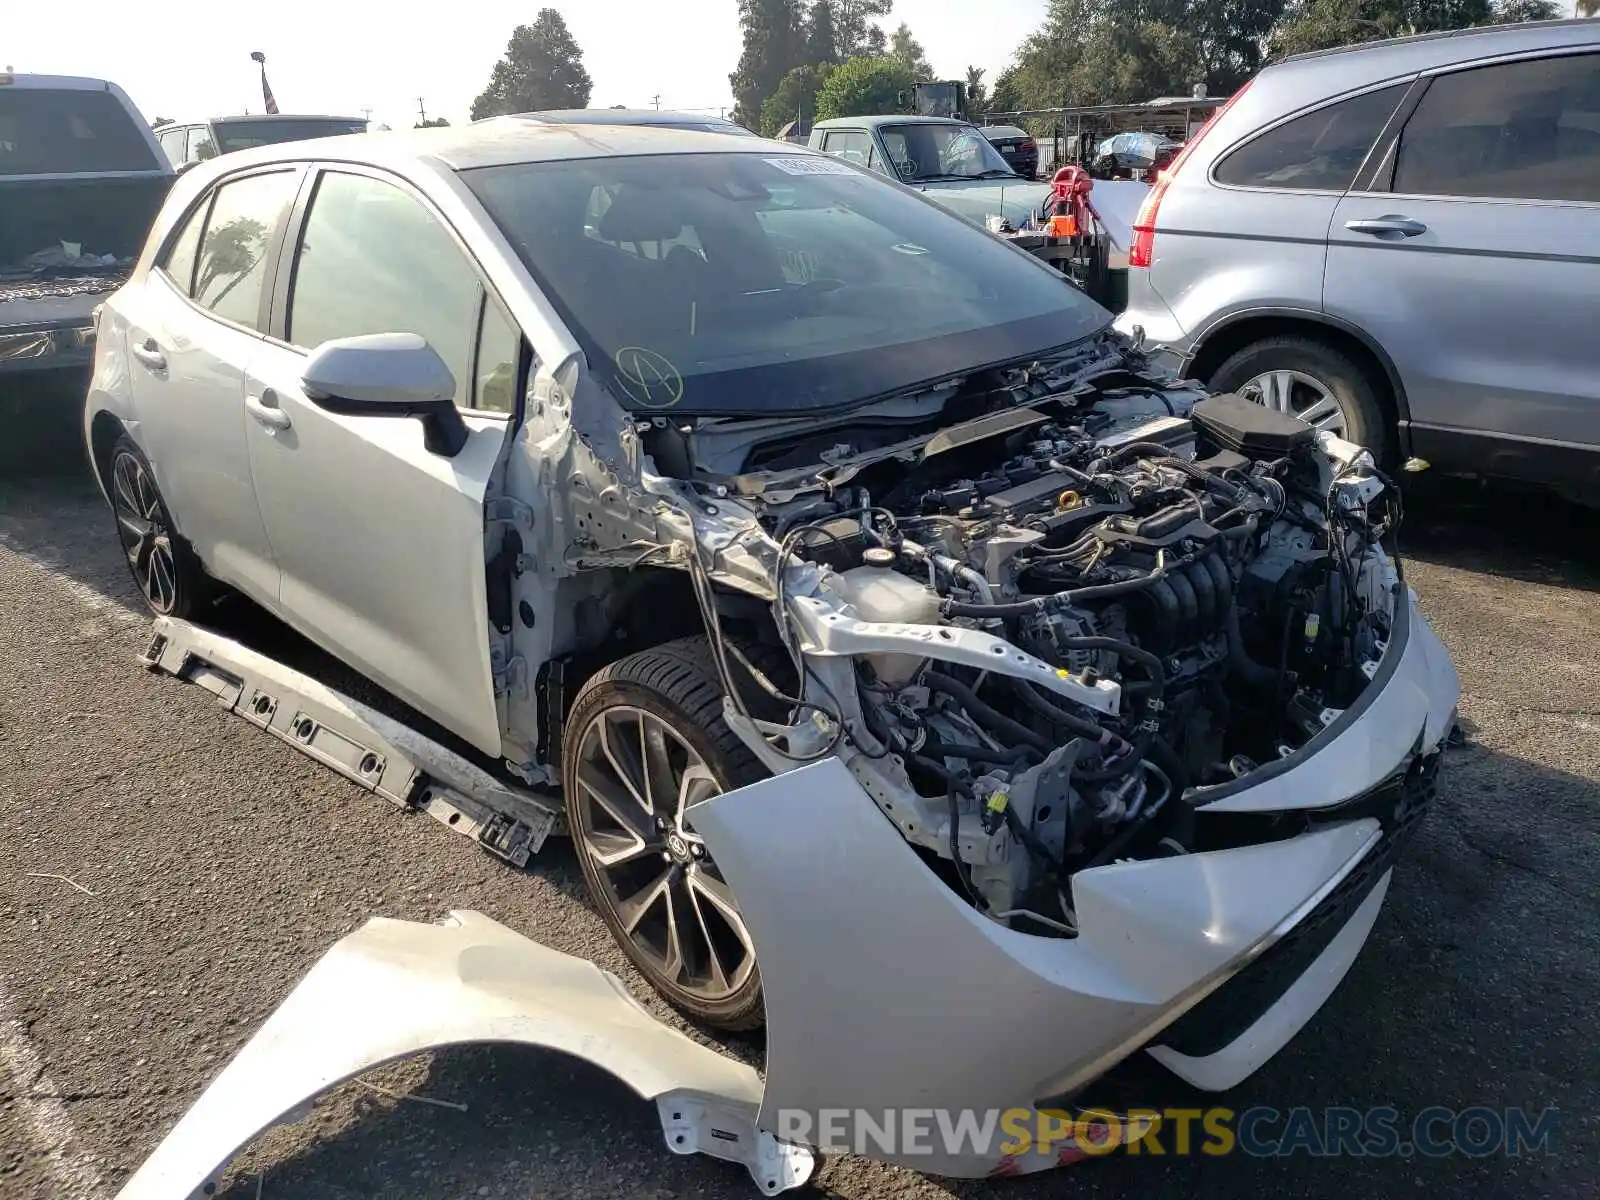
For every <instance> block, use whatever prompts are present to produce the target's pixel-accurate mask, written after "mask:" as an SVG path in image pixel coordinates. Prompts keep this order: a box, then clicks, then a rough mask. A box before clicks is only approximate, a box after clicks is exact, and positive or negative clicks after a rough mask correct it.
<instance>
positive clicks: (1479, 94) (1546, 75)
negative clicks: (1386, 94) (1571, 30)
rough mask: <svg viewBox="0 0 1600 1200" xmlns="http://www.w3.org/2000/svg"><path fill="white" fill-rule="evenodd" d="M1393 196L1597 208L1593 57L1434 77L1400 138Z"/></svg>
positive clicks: (1599, 92) (1598, 66)
mask: <svg viewBox="0 0 1600 1200" xmlns="http://www.w3.org/2000/svg"><path fill="white" fill-rule="evenodd" d="M1394 190H1395V191H1396V192H1403V193H1406V194H1409V195H1422V196H1462V197H1478V196H1482V197H1492V198H1505V199H1524V200H1576V201H1586V202H1589V203H1597V202H1600V55H1595V54H1581V55H1574V56H1572V57H1570V58H1553V59H1551V58H1545V59H1537V60H1534V61H1532V62H1518V63H1505V64H1502V65H1500V66H1494V67H1478V68H1475V69H1474V70H1471V71H1461V72H1459V73H1457V74H1453V75H1443V76H1441V77H1439V78H1438V79H1435V80H1434V81H1433V83H1432V84H1431V85H1429V87H1428V91H1427V94H1426V95H1424V96H1423V97H1422V102H1421V103H1420V104H1419V105H1417V111H1416V112H1415V113H1414V114H1412V117H1411V120H1409V121H1407V122H1406V128H1405V132H1404V133H1403V134H1401V137H1400V150H1399V154H1398V155H1397V157H1396V160H1395V172H1394Z"/></svg>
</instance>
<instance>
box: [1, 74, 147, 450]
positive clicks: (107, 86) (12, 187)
mask: <svg viewBox="0 0 1600 1200" xmlns="http://www.w3.org/2000/svg"><path fill="white" fill-rule="evenodd" d="M174 177H175V176H174V172H173V169H172V165H171V164H170V163H169V162H168V161H167V159H166V156H165V155H163V154H162V153H161V149H160V147H159V146H158V145H157V144H156V140H155V138H154V136H153V135H152V134H151V131H150V127H149V125H148V124H147V123H146V122H145V120H144V118H143V117H141V116H140V115H139V111H138V109H136V108H135V107H134V105H133V103H132V101H130V100H129V99H128V97H127V95H126V94H125V93H124V92H123V91H122V89H121V88H119V87H117V86H116V84H114V83H108V82H106V81H105V80H103V79H82V78H77V77H71V76H61V75H13V74H9V73H5V74H0V400H9V401H12V402H13V403H14V404H15V405H17V406H19V407H20V409H21V411H20V412H18V411H15V410H12V409H13V404H5V405H4V406H3V407H5V408H6V409H8V410H12V411H5V412H0V419H5V420H6V421H7V423H9V421H10V420H15V419H17V418H18V417H20V418H21V419H22V420H24V421H25V422H26V421H27V419H28V409H29V407H30V405H29V403H28V402H29V398H30V396H31V395H32V394H33V393H34V391H35V389H33V388H30V387H26V386H22V385H23V384H24V383H25V382H27V381H31V380H33V379H35V378H36V377H37V378H40V379H41V382H42V381H43V379H42V377H43V375H44V373H50V374H51V376H52V377H54V378H56V379H59V378H60V376H61V375H62V373H63V372H81V373H82V374H83V378H84V381H85V383H87V379H88V371H89V367H90V363H91V360H92V358H93V356H94V317H93V314H94V309H95V306H96V305H98V304H99V303H100V301H101V300H103V299H104V298H105V296H106V295H108V294H109V293H111V292H113V291H115V290H116V289H117V288H118V287H120V286H121V285H122V282H123V280H124V279H126V278H127V274H128V272H129V271H130V270H131V269H132V267H133V263H134V259H135V258H136V257H137V256H138V254H139V251H140V249H141V248H142V247H143V245H144V239H145V235H146V233H148V232H149V229H150V223H151V221H152V220H153V219H154V218H155V214H156V212H157V211H158V210H159V209H160V207H161V202H162V201H163V200H164V199H165V198H166V194H167V190H168V189H169V188H170V187H171V185H172V181H173V179H174Z"/></svg>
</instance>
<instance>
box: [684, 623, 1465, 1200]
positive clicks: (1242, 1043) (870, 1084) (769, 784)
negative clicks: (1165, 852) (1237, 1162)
mask: <svg viewBox="0 0 1600 1200" xmlns="http://www.w3.org/2000/svg"><path fill="white" fill-rule="evenodd" d="M1397 601H1398V605H1397V607H1398V609H1399V612H1398V614H1397V618H1398V619H1397V620H1396V622H1395V630H1394V634H1393V637H1392V640H1391V643H1390V645H1389V647H1388V650H1387V651H1386V653H1385V655H1384V659H1383V661H1382V662H1381V663H1380V665H1379V668H1378V671H1377V673H1376V674H1375V676H1374V680H1373V686H1372V687H1371V688H1370V689H1369V690H1368V693H1367V696H1366V698H1365V699H1364V702H1363V704H1362V706H1361V707H1360V708H1359V709H1351V710H1349V711H1348V712H1347V713H1345V714H1344V715H1343V716H1341V717H1339V718H1337V719H1336V720H1335V721H1334V722H1333V723H1332V724H1330V726H1329V728H1328V729H1327V730H1325V731H1324V734H1323V735H1322V736H1321V737H1319V738H1318V739H1317V740H1316V741H1315V742H1314V743H1313V744H1312V745H1311V746H1309V747H1307V749H1306V751H1303V752H1302V753H1301V754H1299V755H1296V756H1295V757H1293V758H1290V759H1286V760H1284V761H1283V763H1282V764H1281V765H1280V766H1279V769H1277V770H1276V771H1275V772H1274V774H1273V777H1272V780H1271V783H1272V794H1273V795H1274V796H1279V797H1281V798H1282V803H1281V804H1280V805H1279V807H1280V808H1285V809H1291V810H1299V811H1305V809H1306V805H1305V803H1304V802H1305V801H1307V800H1309V801H1313V802H1314V803H1315V805H1316V806H1317V808H1318V809H1320V810H1321V811H1315V812H1309V813H1307V815H1308V817H1309V818H1310V821H1309V822H1308V828H1307V830H1306V832H1303V833H1301V834H1300V835H1298V836H1295V837H1292V838H1288V839H1285V840H1281V841H1274V842H1267V843H1262V844H1257V845H1248V846H1242V847H1238V848H1235V849H1228V850H1221V851H1215V852H1210V853H1202V854H1189V855H1182V856H1178V857H1173V858H1164V859H1156V860H1149V861H1143V862H1128V863H1117V864H1112V865H1109V866H1104V867H1099V868H1096V869H1093V870H1089V871H1083V872H1080V873H1079V874H1078V875H1076V876H1075V877H1074V879H1073V889H1072V890H1073V897H1072V898H1073V902H1074V907H1075V909H1076V911H1077V916H1078V924H1079V936H1078V937H1077V938H1075V939H1072V940H1061V939H1050V938H1040V937H1034V936H1030V935H1027V934H1022V933H1018V932H1015V931H1012V930H1009V929H1006V928H1003V927H1002V926H1000V925H998V924H996V923H995V922H993V921H990V920H988V919H986V918H984V917H982V916H981V915H979V914H978V913H976V912H975V911H974V910H973V909H972V908H971V907H970V906H969V905H968V904H966V903H965V902H964V901H963V900H962V899H961V898H959V897H958V896H957V895H956V894H955V893H954V892H953V891H952V890H951V889H950V888H949V887H947V886H946V885H945V884H944V883H943V882H942V881H941V880H939V879H938V878H937V877H936V876H935V875H934V874H933V873H932V872H931V871H929V870H928V869H927V867H926V865H925V864H924V863H923V861H922V860H921V859H920V858H919V857H918V856H917V854H916V853H915V852H914V851H913V850H912V849H911V847H910V846H908V845H907V844H906V842H905V839H904V838H903V837H902V836H901V835H900V833H899V832H898V831H897V830H896V829H895V828H894V827H893V826H892V825H891V823H890V822H889V821H888V820H885V819H884V815H883V814H882V813H881V812H880V811H879V810H878V808H877V806H876V804H874V803H873V801H872V799H871V797H870V796H868V795H867V793H866V792H865V791H864V790H863V789H862V788H861V786H860V785H859V784H858V783H857V782H856V780H855V778H854V777H853V776H852V775H851V774H850V772H849V771H848V769H847V768H845V766H844V765H843V764H842V763H840V762H838V761H837V760H827V761H824V762H820V763H817V764H814V765H811V766H807V767H804V768H801V769H799V770H796V771H792V772H789V773H787V774H784V775H780V776H778V777H777V778H774V779H771V780H767V781H765V782H763V783H760V784H756V785H754V786H751V787H748V788H744V789H741V790H740V791H737V792H731V793H729V794H727V795H724V796H719V797H715V798H713V799H711V800H708V801H706V802H705V803H704V804H702V805H700V806H698V807H697V808H696V809H695V810H694V815H693V821H694V824H695V828H696V829H697V830H699V831H700V832H701V833H702V835H703V836H704V837H705V838H706V841H707V843H708V847H709V849H710V850H711V853H712V855H713V856H714V857H715V859H716V861H717V863H718V865H719V866H720V867H721V869H722V871H723V873H724V874H725V875H726V877H727V879H728V882H729V884H730V885H731V886H732V888H733V890H734V893H735V895H737V896H738V897H739V902H740V907H741V910H742V912H743V913H744V917H745V920H746V923H747V925H748V927H749V929H750V931H751V934H752V937H753V939H754V941H755V945H756V948H757V954H758V957H759V959H760V962H761V964H762V965H761V970H762V980H763V985H764V987H765V994H766V1005H767V1023H768V1024H767V1028H768V1033H767V1077H766V1087H765V1091H764V1093H763V1097H762V1105H761V1116H760V1122H761V1125H762V1127H763V1128H765V1129H771V1130H774V1131H778V1132H779V1133H780V1134H782V1133H783V1132H785V1131H788V1130H794V1129H797V1128H810V1129H822V1128H826V1124H825V1122H826V1120H827V1114H828V1113H829V1112H837V1111H840V1110H843V1111H846V1112H860V1111H865V1112H868V1113H873V1114H882V1113H884V1112H886V1111H888V1112H896V1111H904V1110H905V1109H906V1108H908V1107H912V1108H919V1109H933V1110H935V1111H938V1110H948V1111H949V1112H951V1113H952V1114H954V1113H960V1112H965V1111H970V1110H977V1112H978V1113H979V1114H980V1115H981V1114H983V1113H985V1112H991V1111H996V1110H998V1111H1000V1112H1008V1111H1014V1110H1017V1109H1030V1108H1032V1107H1033V1106H1034V1105H1035V1104H1037V1103H1039V1102H1040V1101H1042V1100H1045V1099H1047V1098H1055V1097H1060V1096H1063V1095H1067V1094H1070V1093H1072V1092H1073V1091H1075V1090H1076V1089H1078V1088H1080V1087H1082V1086H1083V1085H1084V1084H1086V1083H1088V1082H1089V1081H1091V1080H1093V1079H1094V1078H1095V1077H1097V1076H1098V1075H1100V1074H1101V1073H1103V1072H1104V1071H1106V1070H1107V1069H1108V1068H1110V1067H1111V1066H1113V1065H1114V1064H1115V1063H1117V1062H1118V1061H1120V1060H1121V1059H1123V1058H1125V1057H1127V1056H1128V1055H1130V1054H1132V1053H1134V1052H1136V1051H1137V1050H1139V1049H1140V1048H1142V1047H1145V1046H1160V1047H1161V1049H1160V1050H1158V1051H1157V1052H1156V1055H1155V1056H1156V1057H1157V1058H1158V1059H1159V1060H1160V1061H1162V1062H1164V1063H1165V1064H1166V1065H1168V1066H1169V1067H1170V1068H1172V1069H1173V1070H1175V1071H1177V1072H1178V1073H1179V1074H1181V1075H1184V1076H1185V1077H1187V1078H1189V1079H1190V1080H1191V1081H1192V1082H1195V1083H1197V1084H1199V1085H1200V1086H1208V1087H1215V1088H1226V1087H1231V1086H1233V1085H1234V1084H1236V1083H1237V1082H1239V1081H1240V1080H1241V1079H1243V1078H1244V1077H1245V1076H1247V1075H1248V1074H1250V1073H1251V1072H1252V1071H1254V1070H1255V1069H1256V1068H1257V1067H1259V1066H1260V1065H1261V1064H1262V1063H1263V1062H1265V1061H1266V1060H1267V1059H1268V1058H1270V1057H1271V1055H1272V1054H1273V1053H1276V1051H1277V1050H1278V1049H1280V1048H1281V1047H1282V1046H1283V1045H1284V1044H1286V1043H1287V1042H1288V1041H1289V1039H1290V1038H1291V1037H1293V1035H1294V1034H1295V1033H1296V1032H1298V1031H1299V1029H1300V1028H1301V1027H1302V1026H1303V1025H1304V1024H1305V1022H1306V1021H1307V1020H1309V1018H1310V1017H1311V1015H1312V1014H1313V1013H1314V1012H1315V1011H1316V1010H1317V1009H1318V1008H1319V1007H1320V1006H1321V1004H1322V1003H1323V1002H1324V1001H1325V1000H1326V998H1327V997H1328V995H1330V994H1331V993H1332V991H1333V989H1334V988H1335V987H1336V986H1337V984H1338V982H1339V980H1340V979H1341V978H1342V977H1343V975H1344V973H1345V971H1346V970H1347V969H1348V967H1349V965H1350V963H1351V962H1353V961H1354V958H1355V955H1356V952H1357V951H1358V950H1359V949H1360V946H1361V944H1362V943H1363V942H1364V941H1365V940H1366V937H1367V935H1368V933H1369V932H1370V930H1371V928H1372V926H1373V923H1374V921H1375V920H1376V916H1377V912H1378V909H1379V907H1380V906H1381V904H1382V901H1383V897H1384V893H1385V891H1386V889H1387V885H1388V878H1389V870H1390V867H1391V865H1392V862H1393V857H1394V855H1395V854H1396V853H1397V852H1398V850H1399V849H1400V847H1401V845H1403V841H1404V835H1405V832H1406V830H1407V829H1408V828H1409V826H1410V825H1411V824H1413V823H1414V821H1415V819H1416V818H1417V816H1418V815H1420V811H1421V807H1422V806H1423V805H1424V804H1425V803H1426V799H1427V797H1428V795H1430V794H1431V786H1432V770H1433V768H1434V766H1436V764H1437V754H1438V750H1439V747H1440V745H1441V743H1442V742H1443V739H1444V737H1445V736H1446V734H1447V733H1448V731H1449V728H1450V724H1451V719H1452V715H1453V713H1454V711H1455V706H1456V701H1457V698H1458V693H1459V686H1458V683H1457V680H1456V676H1455V672H1454V669H1453V668H1452V667H1451V665H1450V663H1449V659H1448V657H1447V656H1446V655H1445V654H1444V651H1443V647H1442V646H1440V644H1439V643H1438V640H1437V639H1436V638H1435V637H1434V635H1433V633H1432V631H1431V630H1430V629H1429V628H1428V626H1427V624H1426V621H1425V620H1424V619H1423V617H1422V615H1421V614H1420V612H1418V611H1417V610H1416V608H1415V599H1414V597H1412V596H1410V595H1409V594H1408V593H1405V592H1404V591H1402V592H1401V593H1400V594H1399V595H1398V596H1397ZM1419 780H1420V781H1421V785H1420V787H1419V786H1418V781H1419ZM1408 781H1410V782H1409V783H1408ZM1256 790H1257V789H1254V788H1248V787H1247V788H1243V789H1241V790H1240V791H1239V792H1238V793H1237V795H1236V796H1235V797H1232V798H1229V797H1223V798H1222V799H1221V800H1219V801H1218V807H1219V810H1220V809H1222V808H1224V807H1226V808H1229V809H1234V810H1244V811H1253V812H1261V811H1266V806H1264V805H1261V804H1258V803H1256V798H1255V795H1254V793H1255V792H1256ZM1406 797H1409V799H1406ZM1224 801H1226V804H1224ZM1301 931H1304V932H1301ZM1312 931H1314V933H1313V932H1312ZM1278 946H1283V947H1290V948H1294V953H1293V954H1292V955H1291V954H1290V953H1289V950H1288V949H1285V950H1280V951H1279V952H1277V953H1273V948H1274V947H1278ZM1235 980H1238V981H1240V982H1239V983H1238V984H1230V981H1235ZM1225 987H1227V988H1229V992H1228V999H1227V1000H1226V1001H1225V1004H1227V1005H1234V1004H1235V1003H1237V1005H1238V1008H1239V1011H1240V1012H1242V1013H1246V1014H1248V1016H1249V1017H1250V1020H1249V1022H1248V1023H1247V1024H1245V1027H1244V1028H1227V1029H1222V1030H1220V1031H1219V1030H1218V1029H1217V1028H1216V1026H1215V1022H1214V1021H1213V1022H1212V1027H1211V1028H1210V1029H1206V1028H1205V1027H1204V1025H1203V1023H1202V1021H1201V1018H1200V1014H1201V1012H1202V1008H1201V1005H1202V1003H1203V1002H1204V1001H1205V1000H1206V998H1207V997H1208V996H1212V995H1213V994H1220V990H1221V989H1223V988H1225ZM1245 988H1247V989H1248V995H1247V994H1246V991H1242V990H1238V989H1245ZM1247 999H1248V1000H1249V1002H1250V1003H1249V1004H1248V1005H1247V1004H1246V1003H1245V1000H1247ZM1205 1011H1207V1012H1209V1011H1210V1006H1206V1009H1205ZM1191 1012H1193V1013H1195V1014H1196V1015H1195V1017H1194V1020H1193V1022H1192V1023H1191V1024H1189V1025H1187V1026H1179V1025H1178V1024H1177V1023H1178V1022H1179V1021H1180V1019H1181V1018H1184V1016H1185V1014H1189V1013H1191ZM1164 1031H1171V1035H1172V1041H1171V1043H1170V1044H1166V1045H1164V1046H1163V1045H1162V1035H1163V1032H1164ZM1202 1034H1204V1036H1202ZM822 1148H824V1149H826V1148H828V1147H827V1146H825V1145H824V1146H823V1147H822ZM869 1153H871V1151H870V1149H869ZM872 1156H873V1157H879V1158H883V1159H885V1160H887V1161H892V1162H897V1163H900V1164H902V1165H905V1166H908V1167H911V1168H914V1169H916V1170H921V1171H928V1172H932V1173H935V1174H942V1175H951V1176H962V1177H973V1176H982V1175H987V1174H990V1173H992V1172H993V1171H994V1170H995V1169H996V1168H997V1167H1001V1166H1003V1164H1002V1163H1000V1162H999V1161H997V1159H996V1157H995V1155H994V1153H993V1148H992V1147H991V1148H990V1152H989V1153H984V1154H979V1153H954V1152H947V1150H946V1149H945V1148H943V1147H940V1146H939V1145H937V1144H936V1145H935V1146H934V1147H933V1149H932V1151H931V1152H918V1153H902V1152H899V1151H898V1150H897V1151H896V1152H885V1153H872ZM1024 1169H1026V1168H1024Z"/></svg>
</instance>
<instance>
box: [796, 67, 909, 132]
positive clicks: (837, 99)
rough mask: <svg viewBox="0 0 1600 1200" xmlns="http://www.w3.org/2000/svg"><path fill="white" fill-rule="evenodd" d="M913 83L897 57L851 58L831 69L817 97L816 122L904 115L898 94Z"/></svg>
mask: <svg viewBox="0 0 1600 1200" xmlns="http://www.w3.org/2000/svg"><path fill="white" fill-rule="evenodd" d="M915 82H916V80H915V79H914V78H913V77H912V74H911V71H910V69H909V68H908V67H907V66H906V65H905V63H903V62H901V61H900V60H899V59H898V58H889V57H882V58H864V57H858V58H852V59H849V60H847V61H846V62H843V63H841V64H840V65H839V66H838V67H836V68H834V71H833V73H832V74H831V75H829V76H828V82H827V83H825V84H823V85H822V91H821V92H819V93H818V94H817V120H819V121H826V120H828V119H830V118H832V117H859V116H870V115H873V114H877V113H895V112H903V111H904V106H903V105H902V104H901V103H900V94H901V93H902V92H909V91H910V90H911V86H912V84H914V83H915Z"/></svg>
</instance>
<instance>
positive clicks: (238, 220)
mask: <svg viewBox="0 0 1600 1200" xmlns="http://www.w3.org/2000/svg"><path fill="white" fill-rule="evenodd" d="M298 179H299V176H298V174H296V173H295V172H294V171H274V172H271V173H270V174H266V175H248V176H246V177H245V178H243V179H237V180H235V181H233V182H232V183H225V184H223V185H222V187H221V188H219V189H218V190H217V198H216V199H215V200H214V201H213V202H212V205H211V219H210V220H208V221H207V222H206V229H205V235H204V236H203V237H202V238H201V239H200V262H199V269H198V270H197V271H196V272H195V281H194V300H195V303H196V304H199V305H202V306H203V307H205V308H209V309H210V310H211V311H212V312H214V313H216V314H217V316H219V317H223V318H226V319H227V320H229V321H233V322H236V323H237V324H240V325H247V326H249V327H250V328H252V329H258V328H260V321H259V318H260V312H261V292H262V288H263V287H264V286H265V285H266V279H267V257H268V255H269V253H270V252H271V249H272V235H273V232H274V231H275V230H276V229H277V228H278V222H279V221H281V220H282V219H283V214H284V211H285V210H286V209H287V208H288V207H289V204H290V202H291V201H292V200H293V199H294V192H295V184H296V182H297V181H298Z"/></svg>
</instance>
